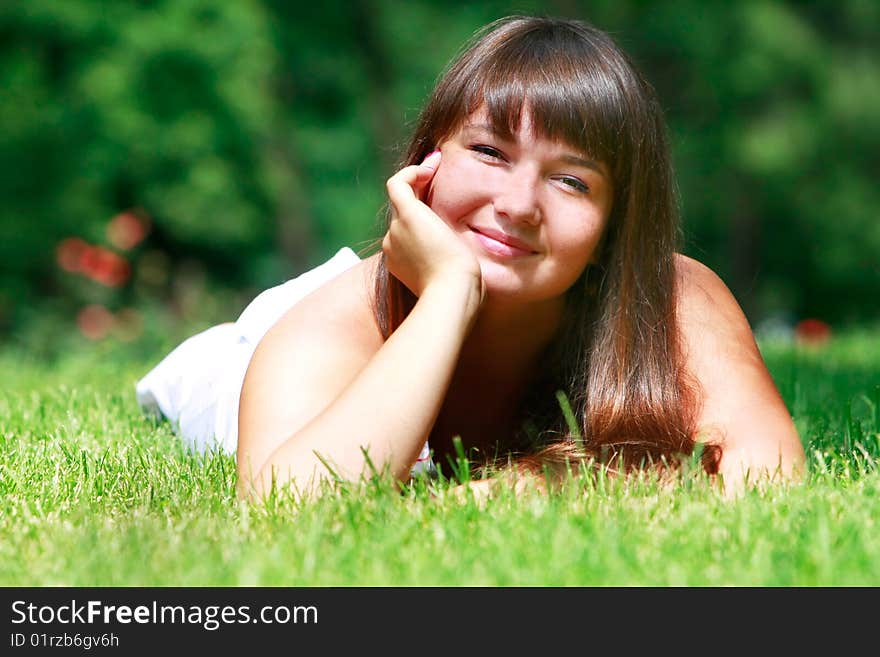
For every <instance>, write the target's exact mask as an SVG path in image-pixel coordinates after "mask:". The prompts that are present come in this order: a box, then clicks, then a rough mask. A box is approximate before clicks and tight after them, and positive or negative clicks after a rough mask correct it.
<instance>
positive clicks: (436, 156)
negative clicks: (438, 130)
mask: <svg viewBox="0 0 880 657" xmlns="http://www.w3.org/2000/svg"><path fill="white" fill-rule="evenodd" d="M438 164H440V151H434V152H433V153H429V154H428V157H426V158H425V159H424V160H423V161H422V166H423V167H428V168H429V169H436V168H437V165H438Z"/></svg>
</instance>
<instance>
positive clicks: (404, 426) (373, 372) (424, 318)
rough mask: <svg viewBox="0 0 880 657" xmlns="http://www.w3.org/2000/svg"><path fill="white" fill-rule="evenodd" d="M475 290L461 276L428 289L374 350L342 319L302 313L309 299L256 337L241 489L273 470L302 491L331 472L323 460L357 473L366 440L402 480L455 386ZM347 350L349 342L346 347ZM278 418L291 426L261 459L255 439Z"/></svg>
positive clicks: (258, 489)
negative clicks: (326, 320)
mask: <svg viewBox="0 0 880 657" xmlns="http://www.w3.org/2000/svg"><path fill="white" fill-rule="evenodd" d="M471 293H472V290H469V289H468V288H467V287H466V286H465V285H464V284H463V281H462V282H459V281H455V280H451V281H448V282H446V283H445V284H443V285H437V286H435V287H430V288H428V289H426V290H425V291H424V293H423V294H422V296H421V297H420V299H419V301H418V303H417V304H416V306H415V308H414V309H413V311H412V312H411V313H410V315H409V317H407V319H406V320H405V321H404V323H403V324H402V325H401V326H400V328H398V330H397V331H395V332H394V334H393V335H392V336H391V337H390V338H389V339H388V340H387V341H386V342H385V343H384V344H383V345H382V346H381V348H379V349H378V351H376V352H375V353H374V354H373V355H372V357H370V356H369V353H368V352H369V346H368V345H366V344H362V345H360V346H358V345H356V344H354V345H353V344H352V343H353V341H352V336H351V335H350V332H349V331H347V330H346V329H345V326H344V325H340V326H337V327H334V328H329V327H328V326H327V325H326V324H324V325H322V326H316V325H315V320H316V317H315V316H314V315H312V316H310V317H306V316H305V315H307V314H308V311H309V308H308V306H304V307H302V308H298V309H295V310H294V311H293V313H292V316H291V317H290V318H286V319H285V324H284V325H281V326H279V327H278V329H279V330H277V331H274V329H273V332H272V333H271V334H270V335H267V337H266V339H264V341H263V342H262V343H261V344H260V347H259V348H258V350H257V353H255V354H254V359H253V361H252V363H251V367H250V368H249V370H248V374H247V377H246V379H245V384H244V387H243V390H242V398H241V409H240V420H239V427H240V431H239V433H240V437H239V468H240V473H239V474H240V482H241V484H242V486H243V488H242V492H243V493H249V494H252V495H253V494H254V493H256V494H257V495H263V494H265V493H266V492H268V490H269V487H270V485H271V482H272V480H273V477H274V479H275V481H276V482H278V483H285V482H291V483H293V484H294V485H295V486H296V489H297V490H298V491H299V492H300V493H306V492H311V491H314V488H315V485H316V484H317V483H318V481H319V480H320V479H321V478H322V477H327V476H329V473H328V471H327V469H326V467H325V466H324V465H323V464H322V462H321V459H323V460H324V461H326V462H327V463H328V464H330V465H331V466H332V467H333V468H334V471H335V472H336V474H337V475H340V476H342V477H343V478H345V479H349V480H357V479H358V477H359V476H360V475H361V473H364V472H365V471H366V470H367V463H366V461H365V458H364V454H363V451H362V449H361V448H364V449H366V450H367V453H368V456H369V458H370V460H371V461H372V463H373V465H374V466H375V467H377V468H378V469H380V470H382V469H383V468H385V467H386V466H387V467H389V468H390V470H391V474H392V475H393V476H394V477H395V478H396V479H405V478H406V476H407V474H408V472H409V469H410V467H411V466H412V464H413V463H414V462H415V461H416V458H417V457H418V454H419V451H420V449H421V447H422V445H423V444H424V442H425V440H426V438H427V436H428V434H429V433H430V430H431V427H432V425H433V423H434V421H435V419H436V416H437V413H438V412H439V409H440V406H441V404H442V401H443V398H444V396H445V393H446V389H447V388H448V386H449V381H450V379H451V377H452V373H453V371H454V369H455V363H456V361H457V359H458V354H459V350H460V348H461V345H462V342H463V340H464V337H465V335H466V332H467V328H468V326H469V323H470V320H471V314H472V311H469V310H468V308H469V307H472V305H473V304H469V303H467V297H468V295H469V294H471ZM297 311H300V312H297ZM355 342H356V341H355ZM346 349H349V350H353V351H349V353H348V354H347V355H346V354H340V351H344V350H346ZM291 350H292V351H295V352H298V353H299V354H303V355H302V356H299V357H298V356H296V355H294V354H292V353H290V351H291ZM282 362H283V363H285V366H284V367H280V366H279V365H280V364H281V363H282ZM361 365H362V366H363V367H362V369H360V370H359V371H358V369H359V367H360V366H361ZM298 391H307V392H306V393H305V394H300V393H299V392H298ZM282 417H283V421H284V424H285V425H286V426H285V427H284V430H285V431H286V432H287V434H288V435H287V437H285V438H284V439H283V442H281V443H280V445H278V446H277V447H276V448H275V449H274V450H273V451H272V452H271V453H270V454H268V455H267V456H266V458H265V461H264V462H262V463H260V461H261V459H260V455H259V445H260V444H261V443H263V442H265V441H271V430H270V428H269V426H268V425H271V424H277V423H278V420H277V419H273V418H279V419H280V418H282ZM279 430H281V427H276V428H275V432H276V433H275V435H276V436H277V435H278V434H277V432H278V431H279ZM255 448H256V449H255ZM319 457H320V458H319ZM247 464H249V465H250V467H251V468H253V470H251V472H256V475H255V476H253V477H251V472H249V471H248V470H247V469H246V468H247Z"/></svg>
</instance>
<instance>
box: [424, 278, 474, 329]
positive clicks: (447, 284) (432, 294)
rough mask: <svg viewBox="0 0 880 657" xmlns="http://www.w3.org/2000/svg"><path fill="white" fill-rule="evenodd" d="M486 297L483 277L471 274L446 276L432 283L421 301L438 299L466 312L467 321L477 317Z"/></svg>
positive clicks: (425, 290)
mask: <svg viewBox="0 0 880 657" xmlns="http://www.w3.org/2000/svg"><path fill="white" fill-rule="evenodd" d="M484 296H485V293H484V288H483V280H482V276H480V273H479V271H477V273H476V274H471V273H470V272H455V273H449V274H444V275H443V276H440V277H437V278H436V279H434V280H433V281H431V282H430V283H429V284H428V285H427V286H426V287H425V289H424V290H423V291H422V295H421V297H420V299H425V298H429V299H432V300H434V299H436V300H437V301H439V302H441V303H447V304H449V305H450V306H451V307H453V308H456V309H460V310H462V311H464V314H465V319H467V320H472V319H474V318H475V317H476V316H477V313H478V312H479V310H480V307H481V306H482V304H483V298H484Z"/></svg>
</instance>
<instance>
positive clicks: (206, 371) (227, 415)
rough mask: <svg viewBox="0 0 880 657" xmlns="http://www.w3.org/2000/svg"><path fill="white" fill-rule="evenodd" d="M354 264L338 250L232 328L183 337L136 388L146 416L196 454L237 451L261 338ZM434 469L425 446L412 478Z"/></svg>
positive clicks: (262, 297) (262, 298)
mask: <svg viewBox="0 0 880 657" xmlns="http://www.w3.org/2000/svg"><path fill="white" fill-rule="evenodd" d="M358 262H360V258H358V256H357V254H356V253H355V252H354V251H352V250H351V249H350V248H348V247H344V248H342V249H340V250H339V251H338V252H337V253H336V255H334V256H333V257H332V258H330V260H328V261H327V262H325V263H323V264H322V265H319V266H318V267H315V268H314V269H311V270H309V271H307V272H305V273H303V274H300V275H299V276H297V277H296V278H294V279H291V280H289V281H287V282H286V283H282V284H281V285H277V286H275V287H272V288H269V289H268V290H265V291H263V292H261V293H260V294H259V295H257V297H256V298H255V299H254V300H253V301H251V303H250V304H248V306H247V307H246V308H245V309H244V312H242V313H241V315H240V316H239V317H238V319H237V320H236V321H235V323H234V324H220V325H218V326H213V327H211V328H209V329H207V330H205V331H202V332H201V333H198V334H196V335H194V336H192V337H190V338H187V339H186V340H184V341H183V342H182V343H181V344H180V345H179V346H177V347H176V348H175V349H174V350H172V351H171V353H169V354H168V355H167V356H166V357H165V358H164V359H162V361H161V362H159V364H158V365H156V366H155V367H154V368H153V369H152V370H150V371H149V372H148V373H147V374H146V375H145V376H144V377H143V378H142V379H141V380H140V381H138V382H137V383H136V384H135V396H136V398H137V402H138V404H139V405H140V406H141V408H142V409H143V410H144V413H145V414H147V415H151V416H154V417H157V418H160V419H161V418H165V419H167V420H169V421H170V422H171V426H172V429H173V430H174V432H175V433H177V434H178V435H179V436H180V437H181V438H182V439H183V440H184V442H185V443H186V444H187V445H189V447H191V448H192V449H194V450H196V451H202V452H203V451H206V450H208V449H213V448H216V449H220V450H222V451H224V452H226V453H229V454H233V455H234V454H236V452H237V448H238V404H239V397H240V395H241V386H242V383H243V382H244V375H245V372H246V371H247V367H248V364H249V363H250V360H251V357H252V356H253V354H254V351H255V350H256V348H257V345H258V344H259V342H260V340H262V338H263V336H264V335H265V334H266V332H267V331H268V330H269V329H270V328H272V326H273V325H274V324H275V322H277V321H278V320H279V319H280V318H281V316H282V315H283V314H284V313H285V312H287V311H288V310H289V309H290V308H291V307H292V306H293V305H294V304H295V303H296V302H297V301H299V300H300V299H302V298H303V297H305V296H306V295H308V294H310V293H311V292H313V291H314V290H316V289H318V288H319V287H321V286H322V285H323V284H324V283H326V282H328V281H330V280H331V279H333V278H335V277H336V276H338V275H339V274H341V273H342V272H344V271H346V270H347V269H349V268H351V267H352V266H354V265H356V264H357V263H358ZM435 472H436V470H435V468H434V464H433V462H432V460H431V456H430V450H429V446H428V443H427V442H426V443H425V445H424V446H423V447H422V451H421V453H420V454H419V458H418V461H416V463H415V465H414V466H413V468H412V470H411V474H412V475H416V474H421V473H428V474H433V473H435Z"/></svg>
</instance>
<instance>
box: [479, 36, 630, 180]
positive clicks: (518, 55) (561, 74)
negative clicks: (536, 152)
mask: <svg viewBox="0 0 880 657" xmlns="http://www.w3.org/2000/svg"><path fill="white" fill-rule="evenodd" d="M564 36H565V35H559V34H558V33H545V32H543V31H542V30H535V31H532V32H529V33H526V34H522V35H519V38H517V39H511V40H509V41H507V42H505V43H503V44H501V46H500V47H499V48H497V49H496V50H495V51H494V52H493V53H492V54H491V55H490V58H489V61H487V62H484V65H483V66H481V67H480V68H479V69H477V70H475V71H473V75H472V77H470V78H469V80H468V87H469V89H468V92H469V93H467V96H468V99H467V101H468V102H467V103H466V106H467V108H468V111H469V112H470V113H473V112H474V111H476V110H477V109H479V108H480V107H481V106H484V107H485V108H486V112H487V114H488V118H489V120H490V121H491V123H492V126H493V128H494V129H495V130H496V131H497V132H498V133H499V134H500V135H501V136H503V137H506V138H512V137H513V135H514V134H515V133H516V132H517V131H518V130H519V128H520V124H521V122H522V116H523V111H524V110H525V111H527V112H528V113H529V118H530V124H531V127H532V130H533V131H534V135H535V136H536V137H540V138H544V139H549V140H551V141H558V142H563V143H565V144H568V145H570V146H572V147H574V148H576V149H577V150H579V151H580V152H582V153H583V154H585V155H587V156H589V157H590V158H592V159H595V160H597V161H600V162H604V163H605V164H606V166H608V168H609V170H611V171H615V169H616V167H615V164H616V161H617V159H618V150H619V146H620V145H621V144H620V140H621V137H622V135H623V134H625V133H624V131H623V127H624V125H625V121H624V117H623V106H624V103H623V98H622V97H621V93H620V88H619V87H620V85H619V84H618V83H617V82H616V81H615V80H613V79H609V77H610V76H611V75H612V74H613V73H612V72H611V71H607V70H603V69H602V68H600V66H599V65H598V64H597V60H598V58H597V57H596V54H595V53H590V52H578V51H584V50H585V48H584V44H583V43H579V42H578V41H577V40H576V39H574V38H570V39H565V38H564ZM559 41H567V43H563V44H562V45H563V46H565V47H562V48H560V47H559V46H560V44H559V43H558V42H559Z"/></svg>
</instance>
